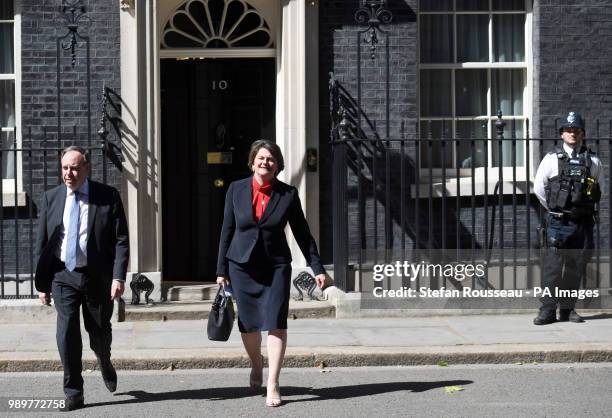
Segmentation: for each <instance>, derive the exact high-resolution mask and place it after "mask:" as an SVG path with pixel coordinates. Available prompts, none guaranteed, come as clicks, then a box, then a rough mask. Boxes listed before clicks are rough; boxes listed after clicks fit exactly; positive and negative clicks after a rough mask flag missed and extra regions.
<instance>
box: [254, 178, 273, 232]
mask: <svg viewBox="0 0 612 418" xmlns="http://www.w3.org/2000/svg"><path fill="white" fill-rule="evenodd" d="M252 187H253V216H254V217H255V221H257V222H259V220H260V219H261V217H262V216H263V214H264V211H265V210H266V206H268V202H269V201H270V195H271V194H272V183H266V184H259V183H257V180H255V176H253V182H252Z"/></svg>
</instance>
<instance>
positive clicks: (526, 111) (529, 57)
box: [417, 0, 535, 196]
mask: <svg viewBox="0 0 612 418" xmlns="http://www.w3.org/2000/svg"><path fill="white" fill-rule="evenodd" d="M492 1H494V0H489V11H456V10H453V11H431V12H430V11H426V12H422V11H420V10H419V13H418V18H417V19H418V26H419V29H418V30H419V35H420V24H421V21H420V19H421V16H422V15H453V24H454V26H453V28H454V33H453V41H454V43H455V45H454V51H453V53H454V60H455V61H456V57H457V36H456V33H457V26H456V23H457V15H476V14H481V15H488V16H491V18H490V19H489V25H488V31H489V61H488V62H464V63H421V58H420V36H419V47H418V48H417V55H418V60H417V61H418V68H419V69H418V77H419V79H420V74H421V70H430V69H450V70H452V71H451V109H452V114H453V115H455V106H456V103H455V71H456V70H461V69H486V70H487V80H488V86H489V88H488V89H487V115H488V116H481V117H477V118H472V117H456V116H452V117H421V115H420V88H419V89H418V106H419V126H421V124H422V123H427V121H436V120H445V121H447V122H451V121H452V124H453V126H452V132H455V123H456V121H461V120H465V121H473V120H476V121H478V120H486V121H487V132H488V135H489V136H490V137H492V138H495V121H496V120H497V116H496V115H495V113H496V112H497V109H495V112H492V109H491V107H492V103H491V80H490V78H491V71H490V70H491V69H516V68H518V69H524V70H525V86H524V90H523V112H522V113H523V114H522V115H520V116H510V115H504V116H503V120H504V121H505V122H506V124H508V125H509V124H511V123H512V122H511V121H512V120H513V119H514V120H517V121H519V120H520V121H522V123H523V127H522V131H523V136H524V135H525V132H526V127H525V120H526V119H529V120H530V121H531V120H532V117H531V116H532V111H533V103H532V101H533V51H532V50H533V48H532V34H533V26H532V25H533V1H532V0H525V9H524V10H522V11H494V10H492V8H491V5H492V4H491V2H492ZM498 14H505V15H511V14H524V15H525V45H524V48H525V61H523V62H493V26H492V25H493V19H492V16H493V15H498ZM517 123H518V122H517ZM530 131H531V126H530ZM417 135H419V136H420V135H421V132H417ZM493 142H494V140H493V141H490V142H489V147H488V154H489V155H488V164H489V166H488V167H475V168H474V177H475V178H476V183H477V184H476V187H475V191H474V192H475V194H477V195H478V194H484V173H485V170H487V171H488V173H487V175H488V183H489V187H488V190H489V193H490V192H492V190H493V188H494V187H495V184H496V182H497V180H498V179H499V166H493V160H494V156H493V146H492V145H493ZM477 143H478V142H477ZM447 145H450V146H452V147H453V156H454V155H455V151H454V146H455V145H454V144H447ZM530 153H531V154H532V155H531V156H530V158H529V160H527V155H526V147H525V146H523V162H524V163H526V162H527V161H529V163H530V164H531V166H530V180H532V179H533V177H534V174H535V173H534V170H533V169H532V168H533V165H534V162H533V157H534V155H535V154H534V149H533V147H530ZM495 157H496V156H495ZM517 157H518V156H517ZM454 160H455V159H454V158H453V164H454V163H455V161H454ZM420 171H421V178H422V179H423V180H424V181H427V183H429V182H430V181H433V182H434V185H437V186H439V189H440V192H439V193H436V195H440V196H442V194H443V193H442V190H441V189H442V188H443V187H442V184H441V182H440V181H437V180H441V179H440V178H441V176H442V171H443V170H442V168H432V169H431V172H432V175H433V176H434V178H433V179H430V178H429V168H428V167H421V170H420ZM444 171H445V173H446V179H447V180H446V188H447V193H446V195H447V196H452V195H456V194H457V187H456V183H457V174H459V182H460V193H461V195H471V194H472V180H471V176H472V169H471V168H468V169H465V168H458V169H457V168H455V167H446V168H445V170H444ZM457 171H458V172H459V173H457ZM526 171H527V170H526V167H525V164H523V166H517V167H516V181H517V182H525V180H526ZM502 175H503V178H504V193H512V184H511V182H512V178H513V168H512V167H503V169H502ZM508 184H509V187H508ZM523 184H524V183H523ZM421 189H422V190H423V191H424V192H425V194H428V193H429V190H428V186H427V187H425V188H423V187H421ZM434 189H435V187H434ZM522 189H523V188H522V187H521V188H520V190H521V191H519V188H517V193H523V191H522ZM434 193H435V191H434Z"/></svg>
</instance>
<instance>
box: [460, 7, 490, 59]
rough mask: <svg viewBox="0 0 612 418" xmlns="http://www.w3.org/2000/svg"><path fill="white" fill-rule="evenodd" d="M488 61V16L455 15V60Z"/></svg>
mask: <svg viewBox="0 0 612 418" xmlns="http://www.w3.org/2000/svg"><path fill="white" fill-rule="evenodd" d="M474 61H480V62H482V61H485V62H488V61H489V16H488V15H457V62H474Z"/></svg>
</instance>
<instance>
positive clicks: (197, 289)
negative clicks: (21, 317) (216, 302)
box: [166, 282, 219, 302]
mask: <svg viewBox="0 0 612 418" xmlns="http://www.w3.org/2000/svg"><path fill="white" fill-rule="evenodd" d="M218 288H219V286H218V285H217V284H196V283H188V282H187V283H178V284H174V283H173V284H172V285H171V286H169V287H168V288H167V289H166V298H167V301H170V302H178V301H180V302H198V301H205V300H212V299H214V298H215V295H216V294H217V290H218Z"/></svg>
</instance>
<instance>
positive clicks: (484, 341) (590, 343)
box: [0, 307, 612, 372]
mask: <svg viewBox="0 0 612 418" xmlns="http://www.w3.org/2000/svg"><path fill="white" fill-rule="evenodd" d="M47 308H49V309H52V308H50V307H47ZM534 316H535V313H529V314H525V313H522V314H497V315H445V316H431V317H423V316H421V317H401V318H387V317H384V316H381V317H376V318H348V319H342V318H340V319H336V318H316V319H303V318H297V319H290V320H289V331H288V334H289V339H288V341H289V343H288V348H287V356H286V360H285V366H286V367H343V366H389V365H403V366H409V365H429V364H433V365H435V364H445V363H448V364H494V363H499V364H515V363H516V364H522V363H533V362H537V363H544V362H547V363H560V362H612V314H609V313H597V312H588V313H583V316H584V317H585V319H586V322H585V323H581V324H575V323H569V322H564V323H554V324H550V325H545V326H535V325H533V323H532V320H533V317H534ZM32 322H35V321H32ZM0 335H2V338H0V371H3V372H12V371H53V370H61V364H60V360H59V356H58V353H57V349H56V344H55V324H53V323H52V322H51V323H49V322H46V321H45V322H40V321H38V322H35V323H21V324H18V323H5V322H3V321H0ZM86 335H87V333H86V332H85V331H83V346H84V353H83V358H84V368H85V369H95V368H96V364H95V357H94V354H93V352H92V351H91V350H90V349H89V342H88V341H87V336H86ZM264 344H265V338H264ZM264 353H265V350H264ZM112 358H113V362H114V364H115V366H116V367H117V368H118V369H124V370H173V369H199V368H227V367H248V366H249V364H248V360H247V357H246V355H245V352H244V349H243V348H242V344H241V340H240V334H239V332H238V327H237V326H235V327H234V330H233V332H232V335H231V337H230V339H229V341H227V342H214V341H209V340H208V339H207V337H206V321H205V320H167V321H133V322H120V323H114V324H113V352H112Z"/></svg>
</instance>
